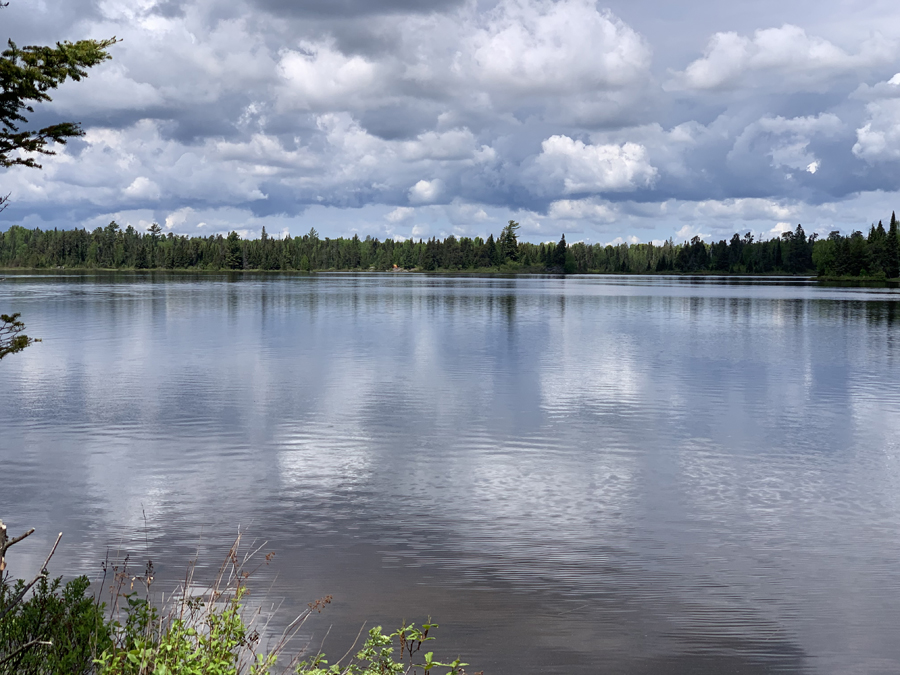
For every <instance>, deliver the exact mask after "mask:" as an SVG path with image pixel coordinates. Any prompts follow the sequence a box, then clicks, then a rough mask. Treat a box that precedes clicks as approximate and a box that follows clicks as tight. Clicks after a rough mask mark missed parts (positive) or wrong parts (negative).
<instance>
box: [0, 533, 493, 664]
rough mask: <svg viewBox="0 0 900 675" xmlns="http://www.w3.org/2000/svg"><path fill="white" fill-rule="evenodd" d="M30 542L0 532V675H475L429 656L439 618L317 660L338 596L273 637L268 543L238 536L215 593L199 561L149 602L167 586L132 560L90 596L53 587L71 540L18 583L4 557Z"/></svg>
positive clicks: (77, 585) (78, 588) (377, 633)
mask: <svg viewBox="0 0 900 675" xmlns="http://www.w3.org/2000/svg"><path fill="white" fill-rule="evenodd" d="M32 533H34V528H31V529H29V530H27V531H26V532H25V533H23V534H22V535H20V536H17V537H13V538H10V537H9V536H8V535H7V527H6V525H4V523H3V521H2V520H0V675H7V674H9V675H13V674H15V675H56V674H57V673H60V674H61V673H67V674H72V675H212V674H219V675H275V673H283V674H288V673H295V674H297V675H418V674H419V673H422V675H429V674H431V673H433V674H434V675H438V673H441V674H442V675H443V674H446V675H465V673H466V671H465V669H464V666H467V665H468V664H467V663H463V662H461V661H460V659H459V658H456V659H455V660H453V661H450V662H441V661H436V660H435V659H434V652H432V651H425V652H423V647H426V646H430V645H426V643H428V642H430V641H432V640H434V639H435V638H434V636H433V635H429V633H433V630H434V629H436V628H437V627H438V626H437V624H435V623H432V622H431V619H430V618H429V619H428V620H427V621H426V622H424V623H423V624H422V625H421V627H418V626H416V625H415V624H414V623H411V624H407V623H406V622H405V621H403V622H401V625H400V627H399V628H398V629H397V630H395V631H394V632H392V633H385V632H383V631H382V628H381V626H374V627H372V628H370V629H369V631H368V633H367V634H366V636H365V637H364V638H363V639H362V640H361V639H360V638H361V637H362V635H363V629H364V628H365V626H363V628H361V629H360V635H359V636H357V639H356V640H355V641H354V643H353V644H352V645H351V646H350V648H349V649H348V650H346V653H345V654H344V656H343V657H341V658H340V659H338V660H337V661H335V662H329V661H328V660H327V659H326V656H325V654H324V653H323V652H322V646H321V645H320V646H319V647H318V649H316V648H315V647H313V645H312V644H310V643H302V641H300V640H299V639H298V638H299V632H300V629H301V628H302V627H303V625H304V623H305V622H306V621H307V620H308V619H309V618H310V617H311V616H313V614H316V613H321V612H322V610H323V609H324V608H325V607H326V606H327V605H329V604H331V602H332V596H330V595H328V596H325V597H324V598H319V599H317V600H314V601H313V602H310V603H308V605H307V609H305V610H303V611H302V612H300V614H298V615H297V616H296V617H295V618H293V620H292V621H290V622H289V623H287V625H286V626H284V627H283V628H278V627H275V626H273V625H271V620H272V614H271V612H266V613H265V614H264V613H263V605H264V604H268V603H269V598H267V597H263V598H261V599H260V600H254V601H251V600H250V580H251V578H252V577H253V576H254V575H255V574H256V573H257V572H258V571H259V570H260V569H261V568H262V567H264V566H266V565H268V564H269V563H270V562H271V560H272V558H273V557H274V555H275V554H274V553H271V552H270V553H265V554H263V553H262V549H263V547H264V546H265V544H264V543H263V544H262V545H259V546H258V545H257V544H251V545H250V546H249V547H247V546H245V545H243V544H242V538H243V534H242V533H241V532H238V534H237V537H236V539H235V540H234V543H233V544H232V545H231V547H230V548H229V550H228V552H227V554H226V555H225V558H224V560H223V562H222V564H221V565H220V566H219V568H218V571H217V572H216V573H215V574H214V575H213V578H212V580H211V581H209V582H203V581H201V580H199V579H198V578H197V576H198V575H197V574H196V572H197V569H198V568H197V562H198V561H197V559H196V558H195V559H193V560H191V561H190V562H189V563H188V566H187V571H186V573H185V576H184V577H183V578H182V579H181V580H179V581H177V583H176V585H175V586H174V587H173V588H172V590H170V591H169V592H163V593H162V594H159V593H151V591H154V590H155V588H154V583H156V584H157V585H158V584H159V581H157V580H156V579H155V578H154V567H153V563H152V562H151V561H149V560H148V562H147V564H146V566H145V568H144V569H143V570H142V571H139V570H135V569H134V568H133V567H131V566H130V564H129V560H130V556H127V555H126V556H125V557H124V558H117V559H115V560H111V559H110V558H109V555H107V559H106V560H105V561H104V562H103V565H102V572H103V574H102V578H101V579H99V580H97V581H96V583H95V584H94V585H93V586H94V587H93V589H92V584H91V582H90V580H89V579H88V578H87V577H86V576H80V577H76V578H74V579H72V580H70V581H69V582H67V583H66V584H63V583H62V578H61V577H57V578H55V579H52V578H50V576H49V573H48V571H47V567H48V565H49V563H50V560H51V559H52V558H53V554H54V553H55V552H56V549H57V546H58V545H59V543H60V540H61V539H62V533H60V534H59V536H58V537H57V538H56V543H55V544H54V545H53V548H52V549H51V551H50V554H49V555H48V556H47V558H46V560H45V561H44V564H43V565H42V567H41V570H40V571H39V572H38V574H37V575H35V577H34V578H33V579H31V580H30V581H26V580H24V579H19V580H17V581H12V580H11V579H10V577H9V575H8V573H4V570H5V567H6V557H7V555H8V553H7V552H8V550H9V549H10V548H12V546H13V545H15V544H18V543H20V542H21V541H23V540H24V539H26V538H28V537H29V536H30V535H31V534H32ZM154 596H155V597H159V598H160V600H157V601H154V600H152V597H154ZM103 598H106V599H107V600H106V601H104V599H103ZM276 604H277V603H276ZM326 637H327V634H326ZM322 642H324V640H323V641H322ZM473 675H481V673H474V674H473Z"/></svg>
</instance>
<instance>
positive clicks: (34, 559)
mask: <svg viewBox="0 0 900 675" xmlns="http://www.w3.org/2000/svg"><path fill="white" fill-rule="evenodd" d="M0 276H2V275H0ZM5 276H6V279H5V281H2V282H0V311H3V312H11V311H17V312H21V313H22V316H23V318H24V319H25V320H26V322H27V325H28V329H29V330H28V332H29V333H30V334H31V335H33V336H36V337H41V338H43V343H42V344H39V345H35V346H34V347H31V348H29V349H28V350H26V351H25V352H23V353H21V354H19V355H15V356H12V357H9V358H7V359H4V360H3V362H2V364H0V425H2V435H0V518H2V519H3V520H4V521H6V522H7V523H8V524H9V525H10V529H11V530H14V531H18V530H22V529H24V528H25V527H28V526H34V527H36V528H37V529H38V534H36V535H34V536H33V537H32V538H31V539H30V540H28V542H27V543H23V544H21V545H19V546H17V547H16V548H15V549H14V554H13V556H12V571H13V573H14V574H16V573H18V574H19V575H21V576H25V575H26V574H29V573H33V571H34V570H36V569H37V567H38V566H39V565H40V562H41V561H42V559H43V556H44V555H45V553H46V550H47V548H48V546H49V544H50V543H51V541H52V538H53V537H54V536H55V533H56V532H58V531H60V530H62V531H63V532H64V533H65V536H64V539H63V545H62V546H61V548H60V551H59V553H58V554H57V557H56V558H55V559H54V562H53V564H52V566H51V567H52V570H51V571H53V572H55V573H59V574H67V575H71V574H76V573H87V574H89V575H90V576H92V577H97V576H98V573H99V569H100V561H101V559H102V558H103V557H104V555H105V554H106V551H107V549H108V548H109V549H112V550H113V551H130V552H132V553H133V555H134V557H135V559H145V558H146V557H147V555H148V552H149V555H150V556H151V557H152V558H153V560H154V562H155V563H156V565H157V577H158V578H161V579H162V578H169V579H175V578H177V577H179V576H180V575H181V574H182V573H183V571H184V568H185V565H186V562H187V560H188V558H189V556H191V554H192V552H194V551H196V550H197V549H198V548H199V549H200V551H201V556H202V559H203V560H205V561H208V562H209V564H210V565H215V563H217V562H218V561H219V559H220V556H221V555H223V554H224V550H225V548H226V547H227V544H228V543H229V542H230V540H231V538H232V537H233V535H234V534H235V532H236V531H237V528H238V527H239V526H241V527H242V528H244V529H245V530H246V531H247V532H248V536H251V537H252V538H256V539H259V540H260V541H268V544H267V546H266V549H265V550H274V551H276V553H277V556H276V558H275V560H274V561H273V563H272V565H270V566H269V567H268V568H266V569H265V570H264V571H263V578H262V579H261V580H260V585H261V586H263V587H264V588H263V589H262V590H263V591H265V590H267V589H269V587H270V586H271V590H269V591H268V592H269V593H270V594H271V596H272V597H274V598H277V597H284V598H285V602H284V605H283V607H282V609H281V613H280V614H279V616H283V617H285V618H286V617H287V616H288V615H289V614H291V613H292V612H296V611H300V610H301V609H303V608H305V607H306V603H307V602H309V601H311V600H313V599H315V598H317V597H320V596H323V595H325V594H326V593H331V594H333V595H334V597H335V601H334V603H333V604H332V605H331V606H330V607H329V608H328V609H327V610H326V611H325V612H324V613H323V614H321V615H317V616H316V617H315V618H314V620H312V621H311V622H310V623H308V624H307V625H306V629H307V630H306V635H307V636H310V637H312V639H313V640H314V641H315V644H316V645H318V641H321V639H322V638H323V637H324V636H325V633H326V631H328V630H329V627H331V632H330V634H329V635H328V637H327V640H326V642H325V651H326V652H328V653H330V654H333V655H334V656H339V655H341V654H343V653H344V651H346V649H347V647H348V646H349V644H350V642H352V640H353V637H355V636H356V634H357V631H358V630H359V627H360V626H361V625H362V624H363V622H369V623H370V624H371V623H381V624H384V625H385V626H386V627H387V626H394V625H396V624H398V623H399V621H400V620H401V619H404V618H405V619H407V620H415V621H422V620H424V619H426V618H427V616H429V615H430V616H432V617H433V618H434V619H435V620H436V621H437V622H438V623H439V624H441V628H440V629H439V630H438V632H437V635H438V641H437V642H436V643H432V645H433V647H434V649H435V651H436V655H437V657H438V658H442V657H448V658H452V657H454V656H456V655H457V653H459V654H462V655H464V656H465V657H466V658H465V659H464V660H466V661H468V662H469V663H471V664H472V666H471V667H470V668H469V669H468V670H469V671H470V672H472V671H477V670H482V669H483V670H484V671H485V673H486V675H512V674H514V673H515V674H519V673H560V674H562V673H565V674H567V675H568V674H573V673H585V674H587V673H725V672H728V673H774V672H778V673H782V672H784V673H867V674H869V673H897V672H898V671H900V639H898V630H900V628H898V627H900V293H898V292H897V291H892V290H878V289H848V288H839V289H838V288H824V287H819V286H816V285H815V284H813V283H811V282H806V281H802V280H776V279H771V278H770V279H764V280H762V279H759V280H746V279H743V280H722V279H684V278H666V277H650V278H641V277H569V278H565V279H562V278H518V279H503V278H441V277H431V276H410V275H394V276H388V275H368V276H366V275H354V276H351V275H318V276H287V275H285V276H262V275H244V276H240V275H237V276H226V275H221V276H188V275H184V276H179V275H150V274H148V275H133V274H120V275H113V274H108V275H69V276H40V275H11V274H9V273H7V274H6V275H5Z"/></svg>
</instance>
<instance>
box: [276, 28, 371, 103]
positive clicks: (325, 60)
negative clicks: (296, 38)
mask: <svg viewBox="0 0 900 675" xmlns="http://www.w3.org/2000/svg"><path fill="white" fill-rule="evenodd" d="M278 73H279V75H280V76H281V77H282V78H283V83H282V86H281V88H280V91H279V96H278V103H279V105H280V106H281V107H283V108H288V109H290V108H299V109H301V110H323V111H326V110H334V109H335V108H336V107H337V108H338V109H340V108H342V107H344V106H345V105H346V101H347V98H348V97H354V98H356V99H357V104H358V103H362V101H361V100H360V99H361V98H363V97H366V98H370V97H371V96H372V94H373V93H374V92H373V89H374V88H375V87H376V86H377V85H378V67H377V65H376V64H375V63H372V62H371V61H368V60H366V59H365V58H363V57H362V56H359V55H346V54H343V53H341V52H340V51H338V50H337V49H335V48H334V45H333V44H330V43H329V42H320V43H313V42H302V43H301V44H300V47H299V49H296V50H294V49H286V50H285V51H284V52H283V53H282V54H281V58H280V59H279V62H278Z"/></svg>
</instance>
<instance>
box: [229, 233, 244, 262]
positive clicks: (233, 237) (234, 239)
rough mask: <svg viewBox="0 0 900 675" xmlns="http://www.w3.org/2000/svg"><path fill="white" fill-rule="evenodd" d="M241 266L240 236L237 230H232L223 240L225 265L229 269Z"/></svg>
mask: <svg viewBox="0 0 900 675" xmlns="http://www.w3.org/2000/svg"><path fill="white" fill-rule="evenodd" d="M243 266H244V265H243V253H242V252H241V238H240V236H239V235H238V233H237V232H234V231H232V232H230V233H229V234H228V238H227V239H226V240H225V267H226V268H227V269H230V270H237V269H240V268H241V267H243Z"/></svg>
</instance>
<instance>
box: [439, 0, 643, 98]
mask: <svg viewBox="0 0 900 675" xmlns="http://www.w3.org/2000/svg"><path fill="white" fill-rule="evenodd" d="M486 18H487V20H486V21H485V25H484V26H483V27H479V28H477V29H476V30H474V31H473V33H472V34H471V35H470V36H469V37H468V38H467V39H466V40H465V42H464V43H463V49H461V50H460V52H459V53H458V54H457V57H456V60H455V63H454V69H455V70H456V71H457V72H459V73H460V74H463V75H468V76H470V77H472V78H474V79H475V81H476V82H479V83H481V84H482V85H484V86H486V87H488V88H489V89H490V90H491V91H498V90H499V91H503V92H515V93H522V94H536V93H539V94H542V95H552V94H560V93H565V92H571V91H573V90H576V91H582V90H584V89H594V88H602V87H612V88H616V87H623V86H626V85H628V84H631V83H633V82H634V81H636V80H639V79H641V78H644V77H646V75H647V71H648V68H649V65H650V56H651V52H650V48H649V46H648V45H647V44H646V43H645V41H644V40H643V39H642V38H641V36H640V35H638V34H637V33H636V32H635V31H634V30H633V29H632V28H631V27H630V26H628V25H626V24H625V23H623V22H622V21H620V20H619V19H617V18H616V17H615V16H614V15H613V14H612V13H611V12H609V11H598V9H597V6H596V2H594V0H561V1H559V2H550V1H549V0H502V1H501V2H500V3H499V4H498V5H497V6H496V7H495V8H494V9H493V10H492V11H490V12H489V13H488V14H487V17H486Z"/></svg>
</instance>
